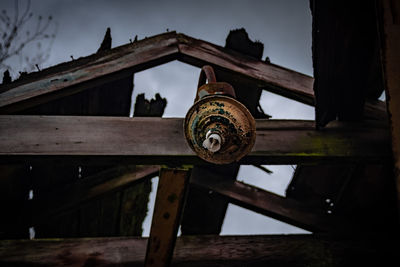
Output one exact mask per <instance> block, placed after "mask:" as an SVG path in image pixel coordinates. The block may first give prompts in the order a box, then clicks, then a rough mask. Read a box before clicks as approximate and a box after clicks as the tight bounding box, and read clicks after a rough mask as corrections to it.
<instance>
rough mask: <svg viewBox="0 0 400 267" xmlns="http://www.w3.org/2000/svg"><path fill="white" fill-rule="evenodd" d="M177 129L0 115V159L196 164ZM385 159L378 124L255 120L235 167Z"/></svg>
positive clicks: (144, 122) (138, 121) (169, 122)
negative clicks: (249, 145) (251, 140)
mask: <svg viewBox="0 0 400 267" xmlns="http://www.w3.org/2000/svg"><path fill="white" fill-rule="evenodd" d="M182 125H183V120H182V119H174V118H171V119H162V118H122V117H70V116H0V160H4V161H7V160H14V159H17V158H20V159H23V158H24V157H25V159H27V158H30V159H34V158H36V159H39V158H40V157H38V156H43V157H45V156H53V157H54V158H57V156H59V157H61V159H64V160H65V159H66V158H65V157H66V156H68V157H69V158H71V157H72V158H73V157H87V158H93V156H96V157H98V158H97V159H96V160H98V161H97V162H92V164H94V163H95V164H98V163H99V162H100V160H101V158H102V157H106V156H109V157H108V158H107V159H108V160H110V159H112V158H114V160H117V159H118V160H122V159H124V158H125V160H128V161H135V163H136V164H139V163H140V162H143V163H146V164H154V163H155V162H154V160H156V161H157V164H163V162H169V163H171V162H174V161H175V162H176V161H178V162H181V163H182V164H183V163H201V162H202V161H200V160H199V159H198V158H197V157H196V156H195V154H194V152H192V151H191V150H190V148H189V147H188V145H187V144H186V142H185V139H184V135H183V129H182V128H183V127H182ZM43 157H42V158H41V160H45V158H43ZM389 157H390V135H389V131H388V128H387V126H386V125H385V124H382V123H373V122H370V123H350V124H346V123H339V122H337V123H333V124H332V125H330V126H329V127H328V128H326V129H324V130H323V131H316V130H315V129H314V123H313V122H312V121H290V120H289V121H286V120H276V121H275V120H257V137H256V142H255V145H254V147H253V150H252V151H251V153H250V154H249V155H248V156H247V157H245V158H244V159H242V160H241V161H240V163H242V164H253V163H254V164H260V163H272V164H276V163H280V164H286V163H287V164H290V163H298V162H304V161H305V162H310V161H319V160H336V161H349V160H350V161H351V160H357V161H359V160H364V161H382V160H386V159H388V158H389ZM149 159H151V160H153V162H151V161H150V160H149ZM93 160H94V158H93ZM96 160H95V161H96ZM203 164H204V163H203Z"/></svg>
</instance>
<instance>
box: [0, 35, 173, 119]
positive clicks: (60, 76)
mask: <svg viewBox="0 0 400 267" xmlns="http://www.w3.org/2000/svg"><path fill="white" fill-rule="evenodd" d="M176 41H177V40H176V34H175V33H166V34H161V35H156V36H154V37H152V38H147V39H144V40H141V41H140V42H135V43H132V44H128V45H124V46H120V47H117V48H115V49H112V50H110V51H109V52H105V53H100V54H95V55H92V56H89V57H86V58H82V59H79V60H77V61H78V62H71V63H70V64H68V63H66V64H64V65H63V66H55V67H53V68H50V69H49V70H44V71H43V74H40V73H39V74H38V75H31V76H32V78H31V79H27V81H29V82H26V83H22V84H18V83H13V84H10V85H8V86H7V87H9V88H4V89H3V90H1V89H0V91H3V92H2V93H1V94H0V112H1V113H3V114H4V113H7V112H15V111H18V110H21V109H25V108H27V107H30V106H35V105H38V104H42V103H45V102H47V101H49V100H53V99H57V98H60V97H63V96H66V95H71V94H74V93H77V92H79V91H82V90H86V89H89V88H92V87H94V86H99V85H102V84H104V83H106V82H110V81H114V80H117V79H120V78H122V77H125V76H127V74H128V73H133V72H137V71H141V70H144V69H147V68H151V67H154V66H157V65H160V64H162V63H166V62H169V61H171V60H174V59H176V55H175V54H176V53H177V52H178V48H177V44H176ZM53 69H54V70H53ZM57 70H58V71H57ZM46 74H47V75H46ZM35 76H36V77H35ZM28 78H30V77H28ZM13 86H15V87H13ZM65 89H66V90H65ZM28 100H29V101H28ZM27 102H30V103H27Z"/></svg>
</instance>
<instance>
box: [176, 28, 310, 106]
mask: <svg viewBox="0 0 400 267" xmlns="http://www.w3.org/2000/svg"><path fill="white" fill-rule="evenodd" d="M178 38H179V52H180V57H179V60H180V61H183V62H185V63H188V64H191V65H195V66H198V67H201V66H203V65H206V64H207V65H213V66H217V67H220V68H222V69H224V70H228V71H230V72H233V73H235V74H239V75H241V76H244V77H246V78H247V79H249V78H250V79H252V80H256V81H259V83H260V86H267V85H268V88H266V89H267V90H270V91H273V92H274V93H277V94H279V95H284V96H286V97H289V98H291V99H294V100H297V101H300V102H302V103H305V104H309V105H313V103H314V91H313V83H314V79H313V78H312V77H310V76H308V75H305V74H302V73H299V72H296V71H293V70H290V69H287V68H284V67H281V66H278V65H275V64H270V63H266V62H264V61H261V60H257V59H254V58H251V57H247V56H245V55H242V54H240V53H237V52H234V51H231V50H229V49H226V48H223V47H221V46H218V45H215V44H212V43H209V42H205V41H203V40H199V39H195V38H192V37H189V36H186V35H183V34H180V35H179V37H178Z"/></svg>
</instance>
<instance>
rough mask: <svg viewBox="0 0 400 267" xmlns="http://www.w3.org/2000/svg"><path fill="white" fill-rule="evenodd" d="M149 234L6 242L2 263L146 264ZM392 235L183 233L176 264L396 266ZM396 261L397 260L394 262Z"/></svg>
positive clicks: (1, 246)
mask: <svg viewBox="0 0 400 267" xmlns="http://www.w3.org/2000/svg"><path fill="white" fill-rule="evenodd" d="M146 243H147V239H146V238H132V237H130V238H128V237H122V238H121V237H120V238H92V239H90V238H76V239H47V240H46V239H44V240H40V239H38V240H4V241H0V265H2V266H11V267H12V266H143V262H144V258H145V250H146ZM396 243H398V239H396V237H394V236H393V235H392V236H376V235H373V234H370V233H366V235H365V236H358V237H355V236H352V237H351V236H347V237H329V236H320V235H269V236H268V235H267V236H185V237H178V239H177V242H176V246H175V251H174V255H173V260H172V266H188V267H189V266H212V267H217V266H218V267H221V266H295V267H305V266H332V267H333V266H396V265H397V264H396V262H398V256H397V246H393V244H396ZM393 260H394V261H393Z"/></svg>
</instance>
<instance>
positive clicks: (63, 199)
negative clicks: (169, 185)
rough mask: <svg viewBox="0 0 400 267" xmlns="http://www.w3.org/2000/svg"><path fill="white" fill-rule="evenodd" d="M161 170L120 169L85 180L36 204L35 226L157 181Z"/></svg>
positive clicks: (106, 171)
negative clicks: (141, 183)
mask: <svg viewBox="0 0 400 267" xmlns="http://www.w3.org/2000/svg"><path fill="white" fill-rule="evenodd" d="M159 170H160V167H159V166H153V165H150V166H117V167H114V168H110V169H108V170H104V171H102V172H100V173H96V174H95V175H92V176H89V177H85V179H83V180H81V181H79V182H77V183H74V184H72V185H70V186H67V187H65V188H60V189H55V190H54V191H52V192H49V193H48V194H47V195H45V196H41V197H40V198H39V199H37V200H36V198H35V199H34V200H33V202H34V204H33V209H34V212H33V214H34V218H33V224H34V225H37V224H41V223H45V222H46V221H47V219H48V218H49V217H51V216H54V215H56V214H59V213H60V212H63V211H65V210H68V209H73V208H77V206H79V205H81V204H83V203H85V202H87V201H91V200H93V199H95V198H97V197H100V196H103V195H105V194H109V193H112V192H115V191H117V190H120V189H122V188H126V187H128V186H130V185H132V184H133V183H136V182H138V181H140V180H142V179H146V178H152V177H155V176H157V175H158V172H159ZM110 177H111V179H110Z"/></svg>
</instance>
